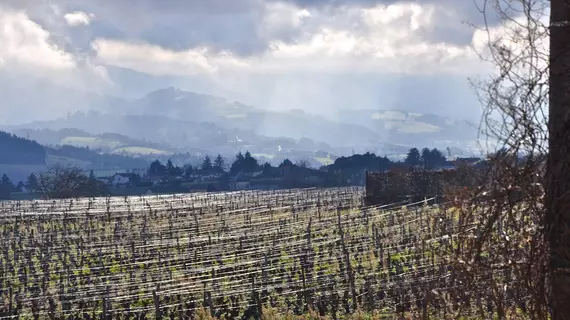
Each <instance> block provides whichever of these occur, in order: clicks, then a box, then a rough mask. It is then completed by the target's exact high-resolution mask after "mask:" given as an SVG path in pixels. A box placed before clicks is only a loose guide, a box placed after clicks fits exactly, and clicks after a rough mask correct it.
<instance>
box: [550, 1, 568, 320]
mask: <svg viewBox="0 0 570 320" xmlns="http://www.w3.org/2000/svg"><path fill="white" fill-rule="evenodd" d="M569 46H570V0H550V59H549V60H550V80H549V113H548V118H549V119H548V134H549V138H548V162H547V176H546V188H545V189H546V197H545V199H546V203H545V208H546V223H547V225H546V227H547V232H548V233H547V237H548V240H549V243H550V261H549V262H550V266H549V267H550V268H549V271H550V275H551V277H550V279H549V280H550V289H551V292H550V294H551V299H550V300H551V307H552V309H551V310H552V319H553V320H562V319H570V51H569V50H568V48H569Z"/></svg>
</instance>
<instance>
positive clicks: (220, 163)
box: [214, 154, 224, 172]
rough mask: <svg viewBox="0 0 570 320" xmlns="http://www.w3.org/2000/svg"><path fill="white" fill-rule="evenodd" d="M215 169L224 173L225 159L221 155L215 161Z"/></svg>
mask: <svg viewBox="0 0 570 320" xmlns="http://www.w3.org/2000/svg"><path fill="white" fill-rule="evenodd" d="M214 169H216V171H219V172H222V171H224V158H222V155H220V154H218V156H217V157H216V159H214Z"/></svg>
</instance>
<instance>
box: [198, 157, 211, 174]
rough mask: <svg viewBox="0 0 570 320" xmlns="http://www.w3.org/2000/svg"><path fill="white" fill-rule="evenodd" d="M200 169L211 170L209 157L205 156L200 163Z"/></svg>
mask: <svg viewBox="0 0 570 320" xmlns="http://www.w3.org/2000/svg"><path fill="white" fill-rule="evenodd" d="M201 169H202V170H204V171H210V170H212V159H211V158H210V156H206V157H205V158H204V161H202V166H201Z"/></svg>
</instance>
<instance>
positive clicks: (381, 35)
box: [93, 3, 479, 75]
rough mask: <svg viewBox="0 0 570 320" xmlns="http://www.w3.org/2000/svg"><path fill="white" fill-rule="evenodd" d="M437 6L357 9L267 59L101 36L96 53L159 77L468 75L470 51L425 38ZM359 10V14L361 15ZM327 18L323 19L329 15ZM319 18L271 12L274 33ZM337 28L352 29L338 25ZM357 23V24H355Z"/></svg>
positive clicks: (282, 9) (473, 64)
mask: <svg viewBox="0 0 570 320" xmlns="http://www.w3.org/2000/svg"><path fill="white" fill-rule="evenodd" d="M438 9H439V8H438V7H436V6H434V5H424V6H421V5H418V4H406V3H403V4H402V3H401V4H392V5H389V6H378V7H376V8H371V9H352V10H347V11H346V12H345V13H344V14H340V13H339V14H337V15H336V16H335V17H333V18H331V19H329V20H326V18H323V17H314V19H321V23H320V24H319V25H317V26H313V27H312V28H310V30H307V31H306V32H304V33H303V34H302V36H301V37H299V38H298V39H295V41H277V40H274V41H271V42H270V45H269V48H268V49H267V50H266V51H265V52H264V53H261V54H258V55H255V56H251V57H244V58H237V57H234V56H232V55H231V54H228V53H222V54H219V53H214V52H211V51H210V50H208V49H206V48H192V49H189V50H184V51H173V50H168V49H165V48H161V47H158V46H155V45H152V44H145V43H129V42H121V41H115V40H106V39H98V40H96V41H95V42H94V43H93V48H94V50H95V52H96V54H97V56H98V58H99V59H100V60H101V61H102V62H103V63H106V64H109V65H116V66H121V67H127V68H131V69H134V70H138V71H142V72H146V73H150V74H156V75H165V74H171V75H188V74H196V73H215V72H220V73H223V72H232V71H239V72H250V73H272V72H276V73H294V72H296V71H302V72H306V71H311V72H322V73H331V72H332V73H342V72H364V73H378V74H382V73H394V72H396V73H420V74H426V73H428V74H430V73H469V72H471V71H474V70H477V68H478V65H479V63H478V59H477V56H476V55H475V54H474V52H473V51H472V50H471V48H470V47H469V46H458V45H452V44H446V43H436V42H430V41H429V40H428V39H425V38H424V37H423V36H422V35H423V34H425V29H429V28H431V27H433V25H434V24H435V23H437V21H436V19H435V12H436V10H438ZM354 10H357V11H354ZM323 16H324V15H323ZM304 19H313V13H309V12H307V11H304V10H301V9H298V8H295V7H293V6H291V5H283V4H275V5H273V6H270V7H268V12H267V13H266V18H265V20H264V21H265V22H264V25H265V26H266V27H268V30H269V31H268V33H272V32H273V33H275V32H279V30H284V29H294V28H300V27H301V25H302V24H303V23H304ZM335 23H336V24H339V25H343V26H348V27H344V28H340V27H336V26H335ZM351 25H355V26H358V27H350V26H351Z"/></svg>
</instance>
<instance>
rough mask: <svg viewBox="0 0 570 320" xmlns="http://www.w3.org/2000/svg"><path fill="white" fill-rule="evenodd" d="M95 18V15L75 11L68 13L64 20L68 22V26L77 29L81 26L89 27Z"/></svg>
mask: <svg viewBox="0 0 570 320" xmlns="http://www.w3.org/2000/svg"><path fill="white" fill-rule="evenodd" d="M93 17H94V15H93V14H87V13H85V12H82V11H75V12H70V13H66V14H65V15H64V16H63V18H64V19H65V21H66V22H67V24H68V25H69V26H71V27H77V26H81V25H84V26H86V25H89V24H90V23H91V19H92V18H93Z"/></svg>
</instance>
